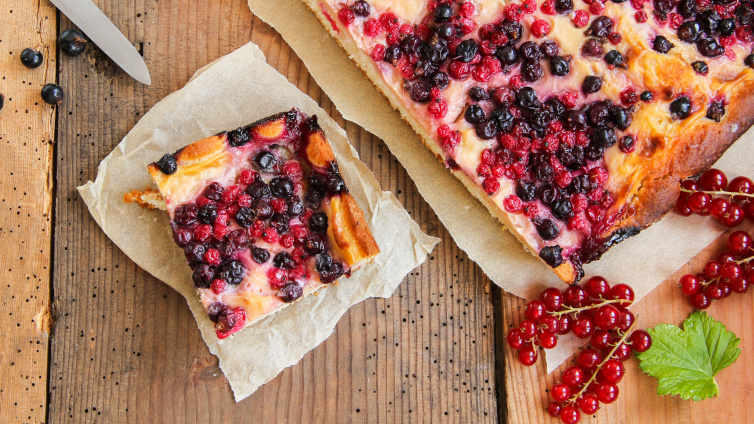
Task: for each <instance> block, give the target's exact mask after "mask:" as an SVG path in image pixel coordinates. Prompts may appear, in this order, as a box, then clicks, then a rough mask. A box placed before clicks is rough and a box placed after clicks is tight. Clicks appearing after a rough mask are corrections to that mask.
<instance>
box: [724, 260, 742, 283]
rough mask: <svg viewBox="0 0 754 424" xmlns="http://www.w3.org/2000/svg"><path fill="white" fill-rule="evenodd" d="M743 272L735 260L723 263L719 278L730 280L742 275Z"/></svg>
mask: <svg viewBox="0 0 754 424" xmlns="http://www.w3.org/2000/svg"><path fill="white" fill-rule="evenodd" d="M743 273H744V271H743V269H742V268H741V265H739V264H737V263H735V262H728V263H726V264H725V265H723V268H722V269H721V270H720V278H724V279H726V280H729V281H732V280H735V279H736V278H738V277H740V276H742V275H743Z"/></svg>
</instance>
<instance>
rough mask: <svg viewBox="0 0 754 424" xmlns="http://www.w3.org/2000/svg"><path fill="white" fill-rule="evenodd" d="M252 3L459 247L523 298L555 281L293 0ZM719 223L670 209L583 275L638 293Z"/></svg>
mask: <svg viewBox="0 0 754 424" xmlns="http://www.w3.org/2000/svg"><path fill="white" fill-rule="evenodd" d="M248 2H249V7H250V8H251V11H252V12H253V13H254V14H255V15H256V16H258V17H260V18H262V19H263V20H264V21H265V22H267V23H268V24H270V25H271V26H272V27H274V28H275V29H276V30H277V31H278V32H279V33H280V34H281V35H282V36H283V38H284V39H285V41H286V42H287V43H288V44H289V45H290V46H291V47H292V48H293V50H295V51H296V54H298V56H299V57H300V58H301V60H302V61H303V62H304V64H306V67H307V69H308V70H309V72H310V73H311V75H312V76H313V77H314V79H315V80H316V81H317V84H319V86H320V87H322V89H323V90H324V91H325V93H327V95H328V96H329V97H330V99H332V101H333V103H334V104H335V106H336V107H337V108H338V110H339V111H340V112H341V114H343V117H344V118H345V119H348V120H349V121H352V122H355V123H357V124H359V125H361V126H362V127H364V128H365V129H366V130H367V131H369V132H371V133H372V134H374V135H376V136H378V137H380V138H381V139H382V140H384V141H385V144H387V146H388V148H389V149H390V151H391V152H392V153H393V154H394V155H395V156H396V157H397V158H398V160H399V161H400V162H401V164H402V165H403V166H404V167H405V168H406V171H407V172H408V174H409V176H411V178H412V179H413V180H414V182H415V183H416V186H417V188H418V189H419V192H420V193H421V194H422V196H423V197H424V199H425V200H426V201H427V203H429V205H430V206H432V209H433V210H434V211H435V213H436V214H437V216H438V217H439V218H440V220H441V221H442V223H443V224H444V225H445V227H446V228H447V229H448V232H450V235H451V236H452V237H453V240H455V242H456V243H457V244H458V247H460V248H461V249H463V250H464V251H465V252H466V253H467V254H468V255H469V258H471V259H472V260H473V261H475V262H476V263H477V264H479V266H480V267H481V268H482V270H483V271H484V272H485V273H486V274H487V275H488V276H489V277H490V279H491V280H492V281H493V282H494V283H495V284H497V285H498V286H500V287H502V288H503V290H505V291H507V292H509V293H513V294H515V295H516V296H519V297H523V298H526V299H531V298H533V297H536V296H537V295H538V294H539V292H540V291H541V290H542V289H543V288H544V287H546V286H555V287H560V288H563V287H564V286H563V283H562V282H561V281H560V280H559V279H558V278H557V277H556V276H555V274H554V273H553V272H552V271H551V270H550V269H548V268H547V266H546V265H544V264H543V263H541V262H540V261H539V260H538V259H536V258H535V257H533V256H532V255H530V254H529V253H527V252H525V251H524V249H523V248H522V246H521V243H519V242H518V240H516V238H515V237H514V236H513V235H512V234H510V233H508V232H507V231H504V230H503V227H502V225H501V224H500V222H498V220H497V219H496V218H494V217H492V216H491V215H490V214H489V212H488V211H487V209H486V208H485V207H484V206H482V204H481V203H480V202H479V201H478V200H476V199H474V197H472V195H471V194H470V193H469V192H468V191H467V190H466V188H465V187H463V185H462V184H461V182H460V181H458V180H457V179H456V178H455V177H454V176H452V175H451V174H450V172H448V171H447V170H446V169H445V167H444V165H442V164H441V163H439V162H438V161H437V160H436V159H435V158H434V156H432V154H431V153H430V152H429V150H428V149H426V148H425V147H424V145H423V144H422V142H421V141H420V140H419V138H418V137H417V136H416V134H415V133H414V132H413V131H412V130H411V128H410V127H409V126H408V125H407V124H406V123H404V122H403V120H402V119H401V117H400V115H399V114H398V112H396V111H395V110H393V109H392V108H391V107H390V105H389V103H388V102H387V100H385V98H384V97H383V96H382V94H380V93H379V92H378V91H377V90H376V89H375V88H374V86H373V85H372V83H371V82H370V81H369V79H367V77H366V76H364V74H363V73H362V72H361V71H360V70H359V69H358V67H357V66H356V64H354V63H353V62H352V61H351V60H350V59H349V58H348V55H347V54H346V53H345V52H344V51H343V49H342V48H341V47H340V46H339V45H338V43H337V42H336V41H335V39H333V38H332V37H331V36H330V35H329V34H328V32H327V31H326V30H325V29H324V27H323V26H322V24H320V22H319V21H318V20H317V18H316V17H315V16H314V14H313V13H312V12H311V11H310V10H309V9H308V8H307V6H306V5H305V4H304V3H303V1H301V0H276V1H269V0H248ZM752 149H754V133H752V132H751V131H749V132H747V133H746V134H745V135H744V136H743V137H741V139H739V140H738V141H737V142H736V144H735V145H733V147H731V148H730V149H729V150H728V152H727V153H726V154H725V155H724V156H723V157H722V158H721V159H720V161H719V162H718V163H717V166H718V167H719V168H722V169H723V170H725V171H726V172H728V173H729V174H730V175H745V174H747V173H749V172H750V169H751V165H750V159H749V155H747V152H751V151H752ZM724 230H725V228H724V227H722V226H721V225H719V224H717V223H715V222H714V220H713V219H707V218H704V217H698V216H694V217H689V218H682V217H680V216H678V215H676V214H673V213H671V214H669V215H668V216H667V217H665V218H664V219H663V220H662V221H660V222H658V223H656V224H654V225H652V226H651V227H650V228H648V229H646V230H644V231H642V232H641V233H640V234H639V235H638V236H635V237H632V238H630V239H628V240H626V241H624V242H622V243H620V244H619V245H617V246H615V247H613V248H612V249H611V250H610V251H608V252H607V253H606V254H605V255H604V256H603V257H602V259H600V260H599V261H597V262H595V263H591V264H588V265H586V266H585V267H584V269H585V272H586V274H587V276H589V275H602V276H604V277H605V278H607V279H608V280H609V281H610V282H611V283H613V284H617V283H626V284H629V285H630V286H631V287H633V289H634V291H635V292H636V299H637V300H639V299H641V298H642V297H644V296H646V295H647V294H648V293H649V292H650V291H652V289H654V288H655V287H657V285H658V284H660V283H661V282H663V281H664V280H665V279H666V278H668V276H670V274H672V273H673V272H674V271H675V270H677V269H678V268H680V267H681V266H682V265H684V264H685V263H686V262H688V261H689V260H690V259H691V258H692V257H694V256H695V255H696V254H697V253H698V252H699V251H700V250H702V249H703V248H704V247H706V246H708V245H709V244H710V243H711V242H712V241H713V240H715V239H716V238H717V237H718V236H719V235H720V234H721V233H722V232H723V231H724ZM581 344H583V341H581V340H578V339H576V338H570V339H569V338H568V337H562V338H561V340H560V341H559V342H558V346H557V347H556V348H555V349H552V350H547V351H546V352H547V371H548V373H549V372H551V371H552V370H553V369H555V368H557V367H558V366H559V365H560V364H561V363H563V361H565V360H566V359H567V358H569V357H570V356H571V355H572V354H573V352H575V351H576V349H577V348H578V347H579V346H580V345H581Z"/></svg>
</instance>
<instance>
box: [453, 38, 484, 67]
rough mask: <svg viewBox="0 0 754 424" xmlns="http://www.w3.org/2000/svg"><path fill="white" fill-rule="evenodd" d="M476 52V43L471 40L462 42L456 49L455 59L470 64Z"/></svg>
mask: <svg viewBox="0 0 754 424" xmlns="http://www.w3.org/2000/svg"><path fill="white" fill-rule="evenodd" d="M478 50H479V49H478V48H477V44H476V41H474V40H472V39H468V40H464V41H462V42H461V44H459V45H458V47H456V57H457V58H458V60H460V61H461V62H471V59H473V58H474V56H476V54H477V51H478Z"/></svg>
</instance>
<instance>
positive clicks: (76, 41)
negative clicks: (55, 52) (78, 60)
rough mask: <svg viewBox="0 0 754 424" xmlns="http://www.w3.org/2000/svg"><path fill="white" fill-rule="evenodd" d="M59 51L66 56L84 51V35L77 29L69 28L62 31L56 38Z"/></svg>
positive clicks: (76, 54)
mask: <svg viewBox="0 0 754 424" xmlns="http://www.w3.org/2000/svg"><path fill="white" fill-rule="evenodd" d="M58 44H59V45H60V51H62V52H63V54H65V55H66V56H78V55H80V54H81V53H84V49H85V48H86V37H85V36H84V33H83V32H81V31H79V30H78V29H75V28H71V29H67V30H65V31H63V33H62V34H60V37H59V38H58Z"/></svg>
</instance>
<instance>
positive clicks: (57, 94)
mask: <svg viewBox="0 0 754 424" xmlns="http://www.w3.org/2000/svg"><path fill="white" fill-rule="evenodd" d="M64 97H65V94H64V93H63V88H61V87H60V86H59V85H57V84H47V85H45V86H44V87H42V100H44V101H45V103H49V104H51V105H59V104H60V103H62V102H63V98H64Z"/></svg>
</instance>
